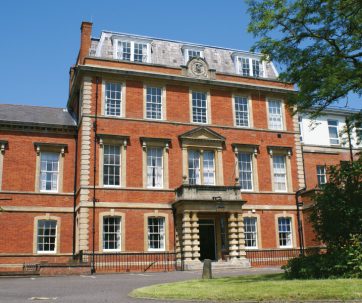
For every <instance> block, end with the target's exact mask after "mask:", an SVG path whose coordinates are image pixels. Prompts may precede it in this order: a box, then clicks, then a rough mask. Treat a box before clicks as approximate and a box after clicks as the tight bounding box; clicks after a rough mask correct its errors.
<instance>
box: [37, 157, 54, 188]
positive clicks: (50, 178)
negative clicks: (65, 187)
mask: <svg viewBox="0 0 362 303" xmlns="http://www.w3.org/2000/svg"><path fill="white" fill-rule="evenodd" d="M58 177H59V153H51V152H42V153H41V155H40V190H41V191H58Z"/></svg>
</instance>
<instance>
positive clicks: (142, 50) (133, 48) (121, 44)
mask: <svg viewBox="0 0 362 303" xmlns="http://www.w3.org/2000/svg"><path fill="white" fill-rule="evenodd" d="M148 48H149V44H148V43H145V42H136V41H122V40H118V42H117V44H116V50H115V53H116V58H117V59H120V60H125V61H133V62H148V61H149V58H148V53H149V51H148Z"/></svg>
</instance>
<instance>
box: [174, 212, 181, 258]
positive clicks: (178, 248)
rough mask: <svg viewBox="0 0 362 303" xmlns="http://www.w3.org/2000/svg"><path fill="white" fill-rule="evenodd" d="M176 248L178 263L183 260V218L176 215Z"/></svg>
mask: <svg viewBox="0 0 362 303" xmlns="http://www.w3.org/2000/svg"><path fill="white" fill-rule="evenodd" d="M175 224H176V226H175V241H176V243H175V246H176V259H177V261H181V260H182V247H181V245H182V216H180V215H176V222H175Z"/></svg>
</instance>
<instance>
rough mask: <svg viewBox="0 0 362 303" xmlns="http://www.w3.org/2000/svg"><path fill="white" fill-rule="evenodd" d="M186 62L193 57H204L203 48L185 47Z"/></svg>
mask: <svg viewBox="0 0 362 303" xmlns="http://www.w3.org/2000/svg"><path fill="white" fill-rule="evenodd" d="M184 57H185V64H186V63H187V62H188V61H189V60H190V59H192V58H203V57H204V51H203V50H201V49H193V48H184Z"/></svg>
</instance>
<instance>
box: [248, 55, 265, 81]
mask: <svg viewBox="0 0 362 303" xmlns="http://www.w3.org/2000/svg"><path fill="white" fill-rule="evenodd" d="M251 62H252V64H251V65H252V70H253V73H252V74H253V77H263V75H264V71H263V62H262V61H261V60H259V59H252V60H251Z"/></svg>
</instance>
